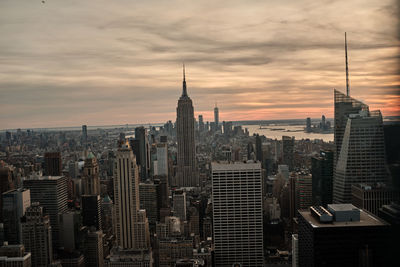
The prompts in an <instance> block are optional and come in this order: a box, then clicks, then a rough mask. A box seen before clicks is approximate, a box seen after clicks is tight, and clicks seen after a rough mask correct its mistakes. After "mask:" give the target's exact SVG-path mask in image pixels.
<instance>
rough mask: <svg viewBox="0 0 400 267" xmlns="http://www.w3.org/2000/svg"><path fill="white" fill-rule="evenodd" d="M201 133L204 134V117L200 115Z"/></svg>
mask: <svg viewBox="0 0 400 267" xmlns="http://www.w3.org/2000/svg"><path fill="white" fill-rule="evenodd" d="M199 132H200V133H201V132H204V120H203V115H199Z"/></svg>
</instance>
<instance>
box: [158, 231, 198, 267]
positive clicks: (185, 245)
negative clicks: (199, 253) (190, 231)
mask: <svg viewBox="0 0 400 267" xmlns="http://www.w3.org/2000/svg"><path fill="white" fill-rule="evenodd" d="M158 249H159V266H160V267H169V266H174V265H175V263H176V261H177V260H178V259H183V258H192V256H193V241H192V240H191V239H181V238H177V239H167V240H160V241H159V242H158Z"/></svg>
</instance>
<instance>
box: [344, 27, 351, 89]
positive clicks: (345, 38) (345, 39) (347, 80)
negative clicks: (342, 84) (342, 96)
mask: <svg viewBox="0 0 400 267" xmlns="http://www.w3.org/2000/svg"><path fill="white" fill-rule="evenodd" d="M344 48H345V53H346V93H347V96H350V86H349V63H348V62H347V36H346V32H345V33H344Z"/></svg>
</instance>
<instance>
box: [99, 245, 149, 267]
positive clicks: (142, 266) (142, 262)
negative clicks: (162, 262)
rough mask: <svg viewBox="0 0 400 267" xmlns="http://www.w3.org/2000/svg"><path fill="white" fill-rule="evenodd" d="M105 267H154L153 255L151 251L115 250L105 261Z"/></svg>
mask: <svg viewBox="0 0 400 267" xmlns="http://www.w3.org/2000/svg"><path fill="white" fill-rule="evenodd" d="M104 266H105V267H152V266H154V262H153V255H152V253H151V251H150V250H135V249H121V248H114V249H112V251H111V254H110V255H109V256H107V257H106V259H105V260H104Z"/></svg>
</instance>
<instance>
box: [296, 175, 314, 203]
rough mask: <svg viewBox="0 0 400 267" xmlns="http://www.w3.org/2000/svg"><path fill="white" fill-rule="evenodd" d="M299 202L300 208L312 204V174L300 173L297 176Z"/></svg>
mask: <svg viewBox="0 0 400 267" xmlns="http://www.w3.org/2000/svg"><path fill="white" fill-rule="evenodd" d="M296 185H297V192H298V199H299V200H298V203H299V208H300V209H307V208H308V207H310V206H311V205H312V176H311V174H302V173H300V174H298V176H297V184H296Z"/></svg>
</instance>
